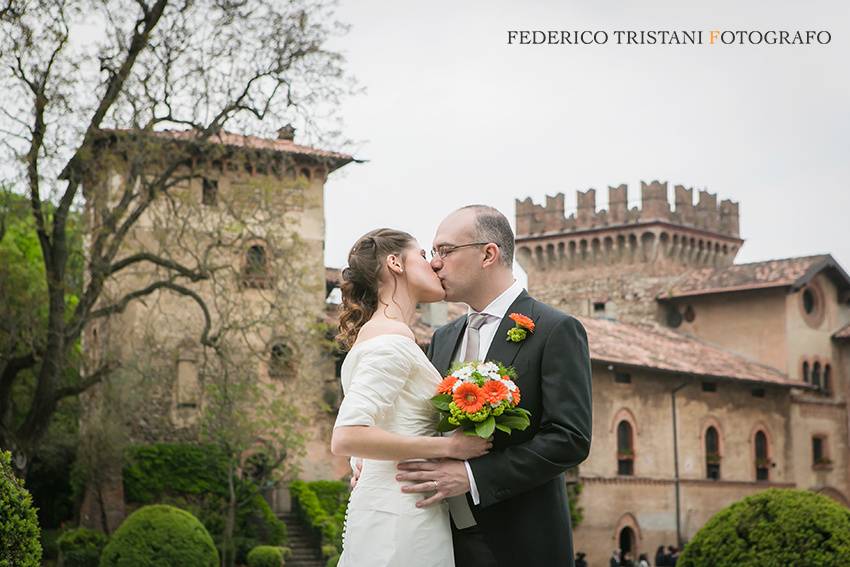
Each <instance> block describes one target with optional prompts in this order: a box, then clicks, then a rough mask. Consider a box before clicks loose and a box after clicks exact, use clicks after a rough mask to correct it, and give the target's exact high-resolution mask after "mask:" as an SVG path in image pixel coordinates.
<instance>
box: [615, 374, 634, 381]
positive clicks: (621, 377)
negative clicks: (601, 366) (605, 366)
mask: <svg viewBox="0 0 850 567" xmlns="http://www.w3.org/2000/svg"><path fill="white" fill-rule="evenodd" d="M614 382H616V383H617V384H631V383H632V375H631V374H629V373H627V372H615V373H614Z"/></svg>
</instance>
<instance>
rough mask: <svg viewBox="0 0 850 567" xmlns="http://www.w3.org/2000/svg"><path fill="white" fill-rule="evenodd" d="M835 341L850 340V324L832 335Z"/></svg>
mask: <svg viewBox="0 0 850 567" xmlns="http://www.w3.org/2000/svg"><path fill="white" fill-rule="evenodd" d="M832 338H833V339H850V323H848V324H846V325H844V326H843V327H841V328H840V329H838V330H837V331H835V333H833V334H832Z"/></svg>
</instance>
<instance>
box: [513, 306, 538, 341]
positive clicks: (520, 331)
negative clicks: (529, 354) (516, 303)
mask: <svg viewBox="0 0 850 567" xmlns="http://www.w3.org/2000/svg"><path fill="white" fill-rule="evenodd" d="M508 317H510V319H511V320H512V321H513V322H514V328H513V329H509V330H508V340H509V341H511V342H514V343H518V342H520V341H524V340H525V339H526V337H528V334H529V333H533V332H534V321H532V320H531V317H529V316H528V315H523V314H522V313H511V314H510V315H508Z"/></svg>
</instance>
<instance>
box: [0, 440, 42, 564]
mask: <svg viewBox="0 0 850 567" xmlns="http://www.w3.org/2000/svg"><path fill="white" fill-rule="evenodd" d="M11 458H12V457H11V454H10V453H9V452H8V451H0V567H39V565H41V543H40V541H39V533H40V532H39V529H38V521H37V520H36V516H35V510H34V509H33V507H32V498H31V497H30V494H29V492H27V490H26V489H25V488H24V484H23V483H22V482H21V481H20V479H18V478H17V477H16V476H15V473H14V472H13V471H12V466H11Z"/></svg>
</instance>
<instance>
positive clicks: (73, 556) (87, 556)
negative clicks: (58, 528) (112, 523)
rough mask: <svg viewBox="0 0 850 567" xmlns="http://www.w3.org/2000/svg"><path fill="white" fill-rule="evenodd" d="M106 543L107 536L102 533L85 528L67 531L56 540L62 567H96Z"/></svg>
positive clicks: (107, 540)
mask: <svg viewBox="0 0 850 567" xmlns="http://www.w3.org/2000/svg"><path fill="white" fill-rule="evenodd" d="M108 542H109V536H107V535H106V534H105V533H103V532H98V531H95V530H89V529H86V528H77V529H73V530H68V531H67V532H65V533H63V534H62V535H61V536H59V539H58V540H57V545H58V547H59V556H60V557H61V558H62V567H97V566H98V565H99V564H100V555H101V553H103V548H104V547H106V544H107V543H108Z"/></svg>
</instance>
